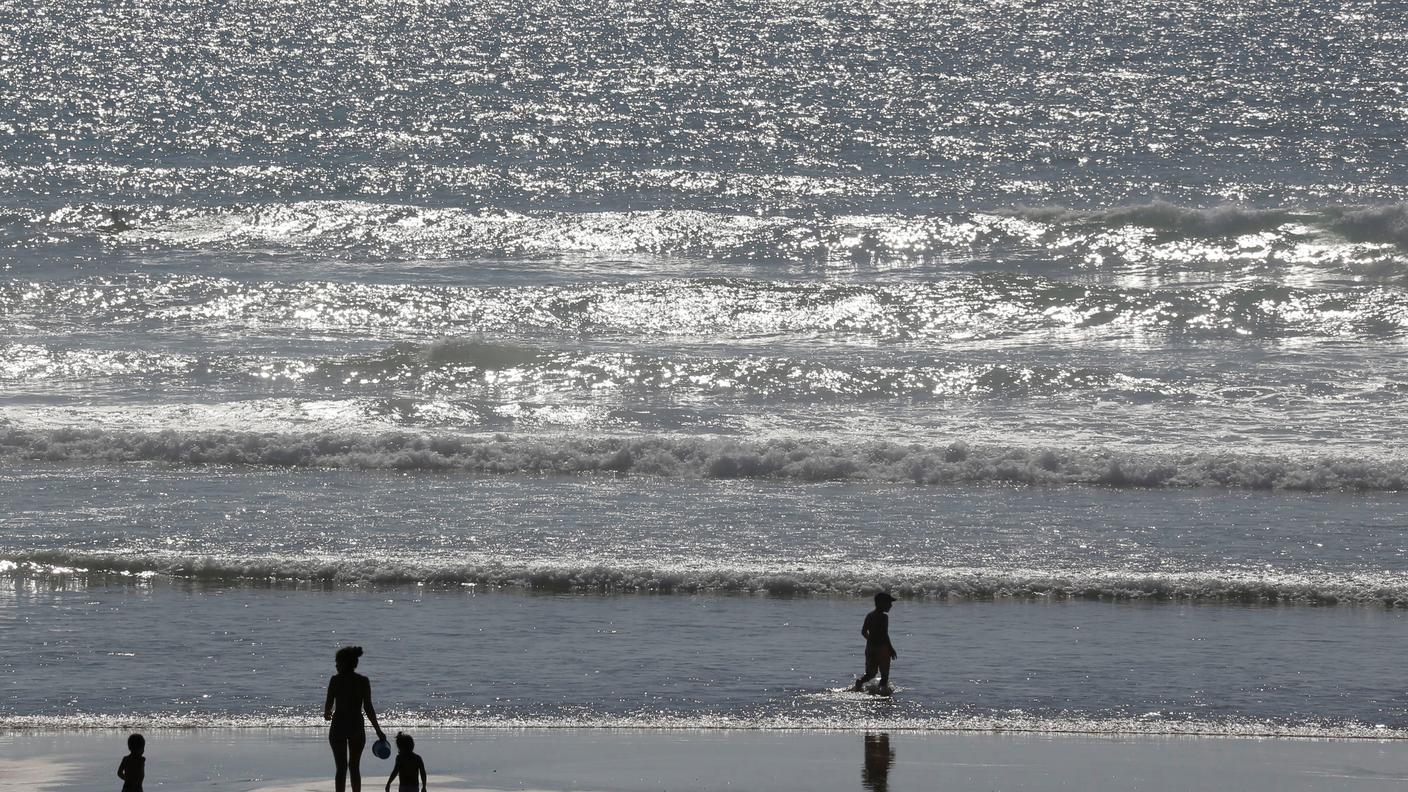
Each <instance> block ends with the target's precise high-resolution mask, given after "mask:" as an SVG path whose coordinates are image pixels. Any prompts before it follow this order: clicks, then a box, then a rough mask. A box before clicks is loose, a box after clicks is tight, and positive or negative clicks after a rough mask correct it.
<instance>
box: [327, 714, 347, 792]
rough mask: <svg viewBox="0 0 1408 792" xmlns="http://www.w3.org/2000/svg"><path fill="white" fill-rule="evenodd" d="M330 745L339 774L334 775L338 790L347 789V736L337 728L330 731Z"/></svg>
mask: <svg viewBox="0 0 1408 792" xmlns="http://www.w3.org/2000/svg"><path fill="white" fill-rule="evenodd" d="M328 745H331V746H332V761H333V764H335V765H337V775H335V776H333V779H334V782H335V783H336V784H337V792H346V790H347V738H346V737H344V736H342V733H341V732H339V731H338V730H337V729H332V730H331V731H329V732H328Z"/></svg>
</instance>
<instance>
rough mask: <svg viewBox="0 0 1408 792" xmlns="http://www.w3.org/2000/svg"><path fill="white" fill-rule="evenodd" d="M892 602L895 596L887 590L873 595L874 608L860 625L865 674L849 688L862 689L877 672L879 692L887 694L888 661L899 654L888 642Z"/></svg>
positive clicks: (888, 681) (888, 684)
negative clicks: (863, 645) (863, 647)
mask: <svg viewBox="0 0 1408 792" xmlns="http://www.w3.org/2000/svg"><path fill="white" fill-rule="evenodd" d="M894 602H895V598H894V597H891V596H890V595H889V593H887V592H884V591H882V592H880V593H878V594H876V595H875V610H873V611H871V612H870V613H868V614H866V616H865V623H864V624H862V625H861V627H860V634H861V635H864V636H865V676H863V677H860V678H858V679H856V683H855V685H854V686H853V687H852V688H851V690H855V691H860V690H864V689H865V683H866V682H869V681H870V680H872V679H874V678H875V674H876V672H879V674H880V692H881V693H883V694H886V695H888V694H889V691H890V661H891V660H893V659H894V658H896V657H899V656H900V653H899V652H896V651H895V646H894V644H892V643H890V616H889V613H890V606H891V605H893V604H894Z"/></svg>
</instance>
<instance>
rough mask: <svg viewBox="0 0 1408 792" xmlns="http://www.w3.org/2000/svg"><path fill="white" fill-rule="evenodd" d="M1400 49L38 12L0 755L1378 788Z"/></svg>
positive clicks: (1016, 21)
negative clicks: (1211, 756)
mask: <svg viewBox="0 0 1408 792" xmlns="http://www.w3.org/2000/svg"><path fill="white" fill-rule="evenodd" d="M1405 12H1408V6H1405V5H1404V4H1403V3H1401V2H1390V3H1371V2H1352V1H1351V2H1335V3H1329V2H1279V1H1278V0H1269V1H1268V2H1260V3H1254V4H1250V5H1245V6H1240V7H1238V8H1236V9H1227V8H1223V7H1217V8H1213V7H1210V6H1207V5H1205V4H1204V5H1200V4H1196V3H1188V2H1180V1H1178V0H1147V2H1137V3H1124V4H1118V3H1108V2H1069V1H1066V0H1061V1H1060V2H1053V3H1046V4H1035V5H1034V4H1020V3H981V4H964V3H952V2H950V3H927V2H920V3H903V4H896V3H890V2H879V1H876V0H865V1H864V2H859V3H847V4H820V5H818V4H814V3H813V4H797V3H788V2H752V1H748V0H740V1H739V2H721V1H719V0H705V1H703V2H694V3H688V4H685V5H679V4H674V5H669V6H662V5H658V4H649V3H645V4H641V3H625V4H616V5H613V6H611V7H610V8H592V9H590V10H583V9H581V8H575V7H569V6H566V5H562V4H553V3H541V2H533V3H528V4H523V3H517V4H504V3H499V4H493V3H490V4H483V3H480V4H475V5H472V6H471V5H464V4H459V3H448V2H434V1H428V2H413V3H412V2H407V3H362V4H356V5H354V6H352V7H346V8H344V7H337V8H334V7H331V6H328V5H326V4H318V3H311V2H304V0H290V1H289V2H282V3H278V4H272V5H271V4H267V3H257V4H250V3H235V4H233V5H231V4H223V5H222V4H214V3H210V2H206V0H172V1H171V2H164V3H160V4H157V5H151V6H143V7H128V6H122V5H120V4H114V3H111V2H107V1H106V0H64V2H55V3H46V4H38V5H36V4H31V3H23V2H12V1H9V0H0V20H4V24H0V483H2V484H3V487H0V520H3V523H2V524H0V584H3V585H0V597H3V598H4V599H3V601H0V639H3V641H4V643H5V645H6V646H15V647H20V648H19V649H17V650H16V651H15V652H14V653H13V654H12V655H7V657H6V659H5V660H4V662H5V663H6V664H7V671H8V673H7V686H6V687H5V688H4V691H5V693H4V696H3V698H0V715H3V716H4V717H5V718H6V719H20V720H23V721H25V722H33V723H48V724H50V725H93V724H98V723H113V722H117V721H115V720H113V719H121V718H136V719H138V720H143V719H145V720H146V721H150V722H159V723H170V724H176V723H182V724H202V725H218V724H229V723H261V722H268V723H302V722H304V721H305V720H307V713H308V712H312V711H313V709H309V710H307V711H305V710H304V709H303V706H304V705H302V704H295V703H290V702H291V701H303V700H304V699H307V700H308V701H309V702H312V703H311V704H309V705H307V706H308V707H310V708H314V709H315V707H316V699H317V688H318V687H319V685H320V682H319V681H318V680H319V679H321V676H322V675H323V674H324V673H325V672H326V671H327V669H326V668H324V667H323V666H324V665H326V662H325V660H326V658H327V657H328V655H329V654H330V652H331V651H332V650H333V649H334V648H335V647H336V646H337V645H338V644H340V643H344V642H353V641H355V642H360V643H363V644H365V645H367V646H368V647H369V648H370V649H371V650H372V651H371V653H370V654H369V664H370V663H371V662H372V658H375V663H376V664H377V665H373V666H370V667H371V668H372V670H374V671H375V676H376V678H377V679H378V680H384V681H385V683H386V684H385V686H384V687H380V688H379V689H385V690H386V691H387V693H386V694H385V700H386V702H387V706H389V707H391V708H392V710H393V711H394V712H396V713H397V716H398V717H401V718H403V719H406V720H407V721H410V722H426V723H445V724H449V723H459V724H468V723H486V724H490V725H495V724H497V725H502V724H507V723H515V722H540V723H548V722H551V723H555V724H560V723H571V724H578V725H587V724H596V725H610V724H632V723H636V724H645V725H650V724H654V725H662V724H663V725H668V724H677V725H686V726H688V725H713V724H726V723H737V722H745V723H748V724H752V725H768V724H774V725H776V724H804V725H811V726H823V727H847V726H852V725H855V724H857V723H861V722H867V723H879V724H882V725H883V724H891V725H894V724H901V723H903V724H909V725H912V726H916V727H918V728H946V727H952V726H955V725H962V724H968V725H972V724H975V723H976V724H979V725H980V726H982V725H986V726H992V725H994V724H996V725H998V726H1000V727H1010V728H1016V727H1023V728H1026V727H1030V728H1074V729H1077V730H1091V731H1101V730H1110V729H1122V730H1152V731H1158V730H1160V729H1164V730H1169V729H1188V730H1196V729H1199V728H1204V727H1208V728H1213V729H1214V730H1218V729H1221V730H1224V731H1234V732H1256V733H1266V732H1270V733H1311V734H1359V733H1374V732H1375V727H1376V726H1378V725H1381V724H1382V725H1384V726H1385V728H1386V729H1387V730H1388V731H1390V732H1394V733H1395V734H1396V733H1397V730H1400V729H1402V728H1404V725H1405V723H1408V720H1405V715H1404V712H1405V709H1404V701H1403V700H1402V696H1401V691H1399V690H1398V688H1397V687H1396V686H1395V682H1394V681H1393V677H1392V675H1391V674H1390V673H1389V671H1388V669H1389V668H1391V667H1393V663H1392V660H1393V659H1395V658H1396V657H1397V656H1398V655H1399V654H1400V652H1397V651H1395V647H1396V644H1395V640H1396V639H1395V638H1393V636H1394V635H1395V634H1396V633H1395V631H1394V627H1395V625H1396V624H1397V621H1398V619H1399V617H1400V611H1399V607H1400V606H1401V605H1402V603H1403V602H1404V601H1405V598H1404V593H1405V588H1408V584H1406V582H1408V578H1406V577H1405V575H1408V571H1405V567H1404V546H1403V545H1404V542H1403V539H1402V532H1403V527H1404V513H1405V512H1404V500H1403V495H1402V492H1403V490H1404V489H1405V488H1406V487H1408V460H1406V459H1405V457H1404V455H1403V452H1402V450H1401V449H1402V447H1403V445H1404V440H1405V439H1406V438H1405V436H1404V430H1403V428H1402V421H1401V420H1399V416H1401V415H1403V414H1404V411H1405V409H1408V401H1405V400H1408V374H1405V370H1404V367H1403V361H1404V359H1405V339H1408V333H1406V332H1405V330H1408V292H1405V285H1408V283H1406V282H1405V273H1408V231H1406V230H1405V229H1408V208H1405V206H1408V204H1405V203H1404V201H1405V198H1406V197H1408V181H1405V173H1408V167H1405V166H1408V162H1405V160H1404V157H1405V154H1404V152H1403V146H1402V145H1401V143H1402V140H1403V139H1404V137H1405V133H1408V129H1405V124H1408V114H1405V112H1404V91H1403V86H1404V85H1405V84H1408V74H1405V60H1404V59H1403V58H1402V57H1401V52H1402V51H1403V47H1404V44H1405V37H1408V27H1405V23H1404V19H1406V18H1408V13H1405ZM880 587H888V588H892V589H894V590H896V591H898V592H900V593H902V594H903V595H904V596H905V600H904V602H903V603H902V605H901V606H900V607H899V609H898V610H897V612H896V620H897V624H902V625H903V629H904V630H905V637H904V641H903V643H902V645H901V652H902V660H903V662H902V663H901V664H900V665H898V666H897V672H896V673H897V679H899V680H900V684H901V685H902V687H904V688H905V691H904V695H903V696H901V697H900V698H898V699H896V700H895V701H893V702H875V701H871V700H869V699H854V698H851V697H848V696H847V695H845V694H838V693H835V692H833V688H837V687H840V686H842V685H844V683H845V681H846V678H847V676H848V675H849V674H850V673H852V672H853V671H854V669H853V668H852V666H853V665H854V664H855V661H856V654H857V653H856V648H857V647H856V646H855V643H856V640H857V639H858V636H857V635H855V634H854V633H855V630H856V625H857V624H858V620H859V618H860V616H861V614H863V612H864V602H865V600H866V598H867V597H868V595H869V594H870V593H871V592H873V591H874V590H876V589H877V588H880ZM369 614H376V618H371V616H370V615H369ZM622 624H624V625H625V626H626V627H627V628H628V629H627V632H624V633H620V632H618V633H611V632H610V630H611V629H618V630H619V629H621V627H620V626H612V625H622ZM226 625H228V626H226ZM784 625H791V626H787V627H784ZM1077 628H1079V629H1077ZM334 630H335V631H336V632H334ZM599 630H600V631H599ZM1076 633H1079V634H1080V635H1079V636H1078V637H1079V640H1077V637H1076ZM624 635H630V636H633V637H632V638H621V637H611V636H624ZM1086 636H1092V637H1091V638H1086ZM393 637H394V638H395V640H393ZM397 641H401V642H402V643H397ZM124 647H125V648H124ZM1133 649H1138V650H1139V651H1133ZM129 655H130V656H129ZM447 656H448V657H455V658H457V662H458V663H459V665H460V666H461V667H467V668H473V669H476V670H478V669H482V672H477V673H479V674H480V675H479V676H475V677H472V678H470V677H466V676H461V677H460V678H458V679H456V678H452V676H451V675H449V674H447V673H446V670H445V669H446V666H447V664H446V662H445V659H446V657H447ZM237 658H238V666H239V668H240V670H239V671H238V672H234V673H232V674H231V675H230V676H228V677H225V676H220V679H219V681H218V682H216V683H213V684H211V683H209V675H208V674H207V673H206V672H207V671H208V670H209V667H211V665H213V664H214V663H216V662H217V659H218V661H219V662H220V663H229V664H234V663H235V661H236V659H237ZM525 658H533V659H535V660H537V661H539V662H537V664H536V666H535V667H532V668H525V663H524V660H525ZM245 666H248V668H249V669H250V670H249V671H245V670H243V669H244V667H245ZM79 667H81V668H82V669H83V672H82V673H81V674H75V673H72V671H71V669H74V668H79ZM229 667H231V665H228V664H227V665H222V666H221V668H229ZM393 668H394V669H396V671H395V672H394V673H393V671H392V669H393ZM504 671H508V672H509V673H504ZM398 675H400V676H399V679H400V680H403V681H401V682H397V681H393V680H394V679H397V678H398ZM529 675H532V677H531V681H530V676H529ZM163 680H169V681H171V684H172V685H173V686H176V687H179V689H178V690H166V689H163V690H162V691H160V692H153V688H155V687H160V684H159V683H161V682H162V681H163ZM490 680H493V681H492V682H491V681H490ZM206 687H209V688H210V689H209V690H205V689H204V688H206ZM305 688H306V689H307V690H308V691H311V693H310V694H309V695H308V696H303V697H302V698H300V697H299V696H300V695H301V694H297V693H296V692H295V691H297V690H304V689H305ZM197 690H199V692H198V693H197V692H196V691H197ZM506 690H507V691H509V692H505V691H506ZM647 693H648V694H649V696H654V697H655V698H648V697H647ZM207 694H208V695H210V696H211V697H212V698H211V699H205V698H201V697H203V696H205V695H207ZM873 705H878V706H873ZM1151 713H1152V714H1151ZM314 714H316V713H314ZM1149 723H1153V724H1154V725H1152V726H1150V725H1148V724H1149ZM1169 723H1177V724H1182V725H1181V726H1174V727H1170V726H1168V725H1167V724H1169ZM1060 724H1064V726H1062V725H1060ZM1365 730H1368V731H1367V732H1365Z"/></svg>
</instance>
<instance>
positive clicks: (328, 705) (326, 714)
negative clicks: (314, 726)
mask: <svg viewBox="0 0 1408 792" xmlns="http://www.w3.org/2000/svg"><path fill="white" fill-rule="evenodd" d="M336 680H337V677H333V678H332V679H329V680H328V699H327V701H326V702H324V703H323V720H328V721H330V720H332V683H333V682H335V681H336Z"/></svg>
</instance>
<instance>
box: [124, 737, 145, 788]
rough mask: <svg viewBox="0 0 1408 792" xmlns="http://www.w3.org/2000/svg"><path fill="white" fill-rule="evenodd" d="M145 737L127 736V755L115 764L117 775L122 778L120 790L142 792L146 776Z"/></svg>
mask: <svg viewBox="0 0 1408 792" xmlns="http://www.w3.org/2000/svg"><path fill="white" fill-rule="evenodd" d="M146 750H147V738H145V737H143V736H142V735H140V734H134V735H132V736H131V737H128V738H127V752H128V753H127V755H126V756H124V757H122V761H121V762H120V763H119V764H118V765H117V777H118V778H121V779H122V792H142V781H144V780H145V779H146V777H147V757H145V756H143V755H142V754H144V753H145V752H146Z"/></svg>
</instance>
